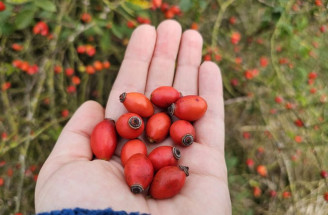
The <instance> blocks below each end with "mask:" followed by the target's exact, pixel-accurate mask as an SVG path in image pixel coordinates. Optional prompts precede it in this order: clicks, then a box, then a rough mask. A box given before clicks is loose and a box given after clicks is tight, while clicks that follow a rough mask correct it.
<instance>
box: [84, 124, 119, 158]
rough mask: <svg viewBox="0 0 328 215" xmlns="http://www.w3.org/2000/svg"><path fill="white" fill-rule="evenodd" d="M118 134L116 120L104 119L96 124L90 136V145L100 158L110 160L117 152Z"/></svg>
mask: <svg viewBox="0 0 328 215" xmlns="http://www.w3.org/2000/svg"><path fill="white" fill-rule="evenodd" d="M116 145H117V135H116V131H115V123H114V120H111V119H104V120H103V121H101V122H100V123H98V124H97V125H96V127H95V128H94V129H93V131H92V133H91V137H90V146H91V150H92V152H93V154H94V155H95V156H96V158H98V159H104V160H109V159H111V157H112V155H113V154H114V152H115V149H116Z"/></svg>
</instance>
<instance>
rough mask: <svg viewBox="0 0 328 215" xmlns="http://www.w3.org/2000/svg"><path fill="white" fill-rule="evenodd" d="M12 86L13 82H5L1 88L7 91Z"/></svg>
mask: <svg viewBox="0 0 328 215" xmlns="http://www.w3.org/2000/svg"><path fill="white" fill-rule="evenodd" d="M10 87H11V83H10V82H5V83H3V84H2V85H1V90H2V91H6V90H8V89H9V88H10Z"/></svg>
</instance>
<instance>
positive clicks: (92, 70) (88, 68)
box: [85, 65, 96, 75]
mask: <svg viewBox="0 0 328 215" xmlns="http://www.w3.org/2000/svg"><path fill="white" fill-rule="evenodd" d="M85 72H86V73H88V74H89V75H93V74H95V73H96V70H95V68H94V67H93V66H91V65H88V66H87V67H86V68H85Z"/></svg>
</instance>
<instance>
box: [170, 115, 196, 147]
mask: <svg viewBox="0 0 328 215" xmlns="http://www.w3.org/2000/svg"><path fill="white" fill-rule="evenodd" d="M170 136H171V138H172V140H173V141H174V142H175V143H176V144H178V145H181V146H190V145H191V144H192V143H193V142H194V140H195V137H196V131H195V128H194V126H193V125H192V124H191V123H190V122H188V121H186V120H178V121H175V122H174V123H173V124H172V125H171V127H170Z"/></svg>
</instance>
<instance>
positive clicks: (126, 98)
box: [120, 92, 154, 117]
mask: <svg viewBox="0 0 328 215" xmlns="http://www.w3.org/2000/svg"><path fill="white" fill-rule="evenodd" d="M120 101H121V102H122V103H123V105H124V106H125V108H126V109H127V110H128V111H129V112H131V113H136V114H138V115H140V116H142V117H150V116H151V115H153V114H154V106H153V104H152V103H151V102H150V100H149V99H148V98H147V97H146V96H145V95H144V94H142V93H137V92H132V93H122V94H121V95H120Z"/></svg>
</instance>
